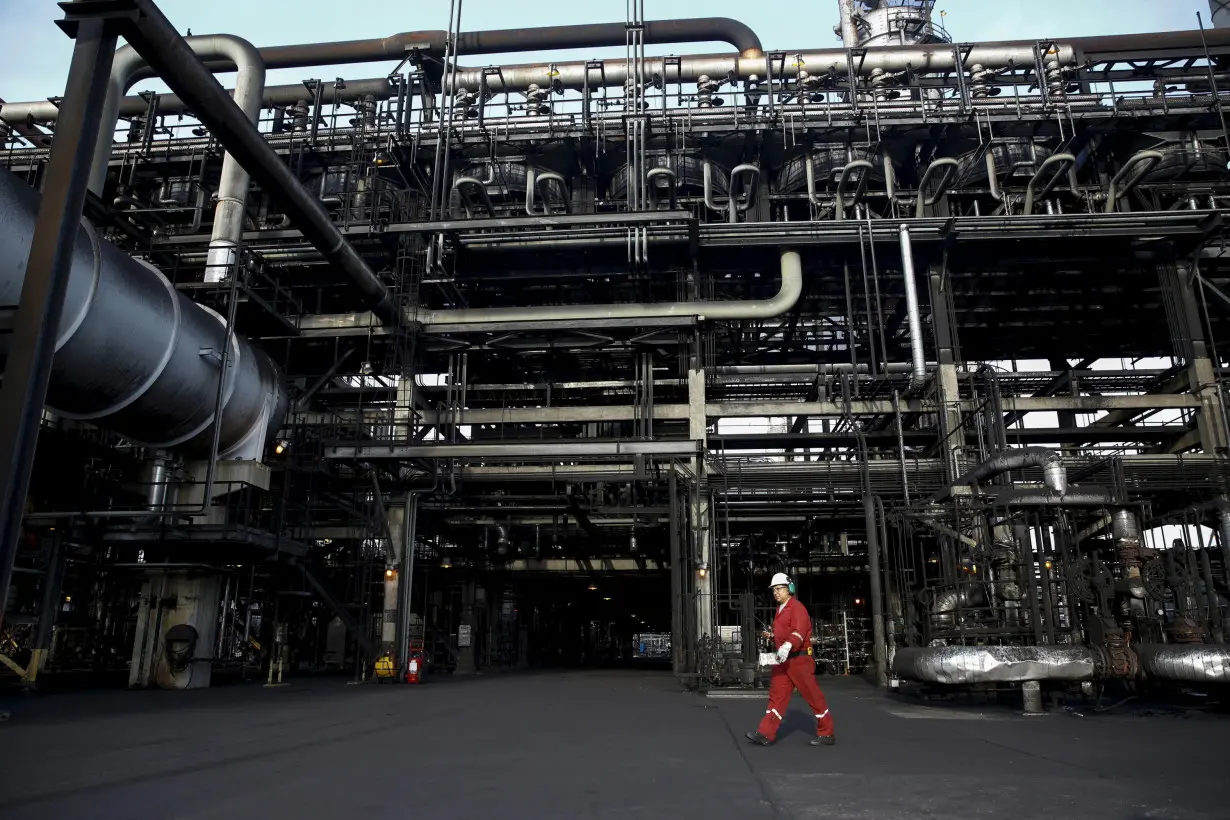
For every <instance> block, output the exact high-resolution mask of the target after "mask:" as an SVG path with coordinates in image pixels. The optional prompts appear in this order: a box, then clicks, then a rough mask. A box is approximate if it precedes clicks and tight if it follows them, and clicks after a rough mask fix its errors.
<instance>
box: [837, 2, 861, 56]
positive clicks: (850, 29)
mask: <svg viewBox="0 0 1230 820" xmlns="http://www.w3.org/2000/svg"><path fill="white" fill-rule="evenodd" d="M839 5H840V8H841V44H842V45H843V46H845V47H846V48H858V23H857V22H856V21H855V19H854V0H839Z"/></svg>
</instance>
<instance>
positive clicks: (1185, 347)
mask: <svg viewBox="0 0 1230 820" xmlns="http://www.w3.org/2000/svg"><path fill="white" fill-rule="evenodd" d="M1159 273H1160V275H1161V276H1162V277H1169V278H1170V279H1171V283H1172V286H1173V287H1174V293H1175V302H1176V304H1175V305H1174V308H1175V323H1176V325H1177V326H1176V327H1173V328H1172V332H1173V334H1174V336H1175V341H1176V342H1177V343H1178V345H1179V350H1178V355H1179V356H1181V357H1182V358H1183V359H1184V360H1185V361H1186V363H1187V373H1188V380H1189V388H1188V389H1189V390H1190V391H1191V394H1192V395H1193V396H1195V397H1196V398H1197V399H1198V400H1199V402H1200V409H1199V410H1198V411H1197V412H1196V425H1197V430H1198V431H1199V434H1200V449H1201V450H1203V451H1204V452H1206V453H1209V454H1210V455H1211V454H1214V453H1218V452H1224V451H1225V450H1226V445H1227V430H1226V414H1225V409H1224V408H1223V406H1222V397H1221V394H1220V389H1219V387H1218V384H1217V375H1216V373H1215V372H1214V369H1213V362H1212V360H1211V359H1210V358H1209V347H1208V343H1207V342H1206V341H1205V334H1204V323H1203V321H1202V320H1201V314H1200V308H1199V306H1198V304H1197V302H1196V294H1195V290H1194V289H1193V287H1192V272H1191V270H1190V269H1189V268H1187V267H1186V266H1174V265H1167V266H1163V267H1162V269H1161V270H1160V271H1159Z"/></svg>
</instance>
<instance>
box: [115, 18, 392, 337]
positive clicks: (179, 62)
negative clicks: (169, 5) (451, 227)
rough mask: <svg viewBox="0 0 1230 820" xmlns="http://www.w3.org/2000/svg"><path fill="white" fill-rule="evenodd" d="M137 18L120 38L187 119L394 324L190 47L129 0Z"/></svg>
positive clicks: (367, 272)
mask: <svg viewBox="0 0 1230 820" xmlns="http://www.w3.org/2000/svg"><path fill="white" fill-rule="evenodd" d="M132 3H133V5H135V6H136V7H137V9H138V11H139V14H138V15H137V16H136V17H135V18H134V19H132V20H128V21H126V22H125V24H124V37H125V39H127V40H128V42H129V43H131V44H132V45H133V47H134V48H136V49H137V51H139V52H140V53H141V56H143V57H144V58H145V59H146V60H147V61H148V62H149V64H150V66H151V67H152V68H153V69H155V70H156V71H157V72H158V75H159V76H160V77H161V78H162V79H163V81H164V82H165V83H166V84H167V85H168V86H169V87H170V88H171V90H172V91H174V92H175V93H176V94H178V95H179V97H180V99H182V100H183V101H184V102H185V103H187V104H188V106H189V108H191V109H192V111H193V114H194V115H195V116H196V117H197V119H199V120H200V121H201V122H202V123H203V124H204V125H205V126H206V127H207V128H208V129H209V130H210V132H211V133H212V134H213V136H214V137H215V138H216V139H217V140H218V141H219V142H220V143H222V145H223V147H224V148H225V149H226V150H227V151H228V152H229V153H231V154H234V156H235V158H236V159H238V160H239V162H240V163H241V164H242V165H243V167H244V168H246V169H247V170H248V172H249V173H250V174H251V175H252V177H253V178H255V179H256V181H257V182H258V183H260V185H261V187H262V188H264V189H265V191H266V192H268V194H269V195H270V196H271V197H272V198H273V199H274V200H276V201H278V202H279V203H280V204H281V206H282V210H283V212H284V213H285V214H286V215H287V216H288V217H290V220H291V222H292V223H293V224H294V225H295V226H296V227H298V228H299V230H300V232H301V233H302V234H303V238H304V239H306V240H308V241H309V242H311V243H312V246H313V247H315V248H316V249H317V250H318V251H320V253H321V255H323V256H324V258H325V259H326V260H327V261H328V263H329V264H331V265H333V266H334V267H336V268H338V269H340V270H341V271H342V272H344V273H345V274H346V275H347V276H349V277H350V278H351V279H352V280H353V281H354V283H355V284H356V285H358V287H359V289H360V290H361V291H362V293H363V296H364V298H365V299H366V301H367V302H368V303H369V304H370V305H371V306H372V313H373V314H374V315H375V316H376V317H377V318H379V319H380V320H381V321H382V322H384V323H386V324H394V323H396V321H397V319H398V315H397V310H396V308H395V307H394V305H393V302H392V299H391V298H390V297H389V293H388V289H387V288H386V287H385V286H384V284H383V283H382V282H381V281H380V280H379V279H378V278H377V277H376V274H375V273H373V272H372V269H371V268H370V267H368V265H367V263H366V262H365V261H363V258H362V257H361V256H359V254H358V253H357V252H356V251H355V249H354V247H353V246H352V245H351V244H350V243H349V242H347V241H346V238H345V237H344V236H342V234H341V232H340V231H339V230H338V229H337V226H336V225H334V224H333V221H332V220H331V219H330V218H329V214H328V213H327V212H326V211H325V209H324V208H323V207H322V206H321V204H320V202H319V201H318V200H317V198H316V197H315V196H314V195H313V194H312V193H311V192H309V191H308V190H307V189H306V188H304V187H303V184H302V183H301V182H300V181H299V179H298V178H297V177H296V176H295V174H294V172H293V171H291V170H290V168H289V166H287V165H286V163H285V162H283V161H282V159H281V157H279V156H278V155H277V153H276V152H275V151H274V150H273V148H272V147H271V146H270V145H269V143H268V142H266V141H265V137H264V136H263V135H262V134H261V132H260V131H259V130H258V129H257V127H256V126H255V125H253V124H252V122H251V121H250V120H249V119H248V117H247V115H246V114H244V112H242V111H241V110H240V109H239V108H238V106H236V105H235V103H234V102H233V101H232V100H231V98H230V96H229V95H228V94H227V92H226V91H225V90H224V89H223V88H222V86H221V85H220V84H219V83H218V80H217V79H216V78H215V77H214V76H213V74H211V73H210V71H209V69H207V68H206V67H205V66H204V64H202V63H201V61H200V59H199V58H198V57H197V56H196V54H195V53H193V51H192V48H191V47H190V46H189V45H188V44H187V43H186V42H184V39H183V38H182V37H180V36H179V32H178V31H176V29H175V27H174V26H172V25H171V23H170V21H169V20H167V18H166V17H165V16H164V15H163V13H162V11H161V10H159V8H158V6H157V5H155V4H154V3H153V1H152V0H132Z"/></svg>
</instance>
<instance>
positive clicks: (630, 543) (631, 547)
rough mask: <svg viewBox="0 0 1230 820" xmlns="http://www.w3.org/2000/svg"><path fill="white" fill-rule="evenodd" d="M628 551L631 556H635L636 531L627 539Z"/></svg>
mask: <svg viewBox="0 0 1230 820" xmlns="http://www.w3.org/2000/svg"><path fill="white" fill-rule="evenodd" d="M628 549H629V550H630V551H631V552H632V554H633V555H636V531H635V530H633V532H632V537H631V538H629V539H628Z"/></svg>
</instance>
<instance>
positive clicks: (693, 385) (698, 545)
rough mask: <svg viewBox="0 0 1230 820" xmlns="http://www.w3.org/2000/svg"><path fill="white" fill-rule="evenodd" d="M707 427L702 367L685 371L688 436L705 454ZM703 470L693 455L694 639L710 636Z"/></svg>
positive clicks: (708, 508) (709, 503) (709, 540)
mask: <svg viewBox="0 0 1230 820" xmlns="http://www.w3.org/2000/svg"><path fill="white" fill-rule="evenodd" d="M708 426H709V425H708V420H707V418H706V416H705V371H704V368H693V369H690V370H688V437H689V438H690V439H691V440H692V441H694V442H697V443H698V444H699V447H700V452H701V453H704V451H705V441H706V437H707V433H708ZM705 471H706V465H705V459H704V456H703V455H697V456H695V457H694V458H693V459H692V473H693V475H695V477H696V480H695V481H694V482H693V484H692V509H691V511H690V513H691V514H690V518H691V521H692V544H693V553H692V556H693V558H694V560H695V562H696V564H695V567H694V569H695V570H696V572H695V579H694V580H695V587H694V588H695V590H696V634H695V635H694V636H693V638H694V640H700V639H701V638H703V637H705V636H706V635H709V636H712V635H713V570H714V561H713V527H712V518H713V499H712V497H711V496H710V494H709V481H708V477H707V476H706V473H705Z"/></svg>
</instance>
